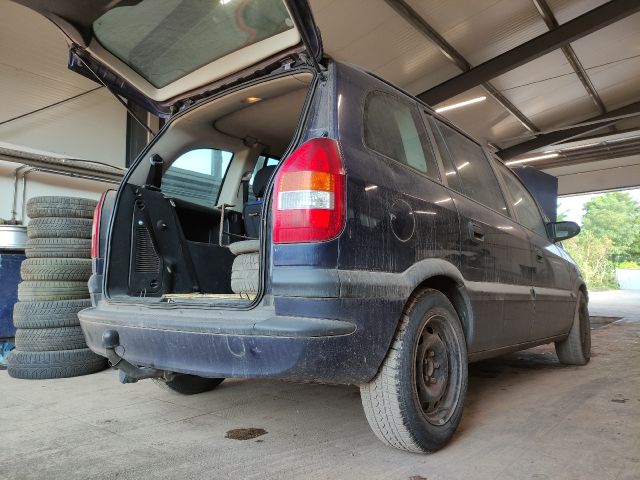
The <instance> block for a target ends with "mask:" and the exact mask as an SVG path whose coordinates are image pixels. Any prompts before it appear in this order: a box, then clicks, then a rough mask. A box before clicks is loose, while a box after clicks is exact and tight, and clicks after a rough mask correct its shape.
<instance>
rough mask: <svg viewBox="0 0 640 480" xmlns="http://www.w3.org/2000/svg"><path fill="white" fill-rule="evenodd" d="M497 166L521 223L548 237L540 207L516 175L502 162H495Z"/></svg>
mask: <svg viewBox="0 0 640 480" xmlns="http://www.w3.org/2000/svg"><path fill="white" fill-rule="evenodd" d="M495 164H496V165H497V168H498V171H499V172H500V175H502V178H503V179H504V184H505V186H506V188H507V190H508V191H509V194H510V195H511V199H512V200H513V209H514V210H515V212H516V215H517V216H518V220H519V221H520V223H521V224H522V225H524V226H525V227H527V228H528V229H529V230H533V231H534V232H536V233H538V234H540V235H542V236H543V237H546V236H547V230H546V228H545V225H544V220H543V219H542V216H541V215H540V210H538V206H537V205H536V202H535V200H534V199H533V197H532V196H531V194H530V193H529V192H528V191H527V189H526V188H524V187H523V186H522V184H521V183H520V181H519V180H518V179H517V178H516V176H515V174H514V173H513V172H512V171H511V170H509V169H508V168H507V167H506V166H504V165H503V164H502V162H498V161H495Z"/></svg>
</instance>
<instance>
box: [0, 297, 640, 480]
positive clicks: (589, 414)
mask: <svg viewBox="0 0 640 480" xmlns="http://www.w3.org/2000/svg"><path fill="white" fill-rule="evenodd" d="M591 298H592V311H593V312H594V314H597V315H616V316H625V319H624V320H623V321H619V322H616V323H614V324H611V325H608V326H606V327H603V328H599V329H597V330H594V331H593V358H592V361H591V363H589V365H588V366H586V367H562V366H560V365H559V364H558V363H557V359H556V357H555V354H553V351H552V349H550V348H548V347H540V348H537V349H533V350H528V351H526V352H521V353H518V354H515V355H510V356H506V357H502V358H499V359H494V360H490V361H485V362H481V363H478V364H474V365H472V367H471V369H470V374H471V378H470V387H469V395H468V399H467V406H466V410H465V414H464V417H463V420H462V424H461V426H460V428H459V430H458V432H457V434H456V436H455V437H454V439H453V441H452V443H451V444H450V445H449V446H448V447H446V448H445V449H444V450H442V451H440V452H438V453H436V454H433V455H429V456H425V455H416V454H409V453H404V452H400V451H396V450H394V449H391V448H388V447H385V446H384V445H383V444H382V443H380V442H379V441H378V440H377V439H376V438H375V437H374V435H373V434H372V433H371V431H370V430H369V428H368V426H367V422H366V419H365V417H364V414H363V412H362V408H361V405H360V398H359V394H358V389H357V388H354V387H336V386H322V385H320V386H313V385H297V384H291V383H285V382H277V381H244V380H230V381H227V382H225V383H223V384H222V385H221V387H220V388H219V389H218V390H216V391H214V392H209V393H206V394H201V395H195V396H191V397H184V396H180V395H178V394H174V393H172V392H169V391H165V390H164V389H162V388H160V387H159V386H158V385H155V384H154V383H153V382H152V381H143V382H140V383H138V384H133V385H119V384H118V383H117V373H116V372H115V371H105V372H102V373H99V374H95V375H91V376H87V377H80V378H72V379H61V380H49V381H21V380H14V379H11V378H9V377H8V375H7V373H6V371H1V372H0V432H1V433H0V479H3V480H4V479H11V480H14V479H27V478H37V479H65V480H71V479H94V478H105V479H106V478H109V479H116V478H117V479H148V478H149V479H151V478H153V479H162V478H167V479H169V478H170V479H176V478H187V479H217V478H224V479H236V478H241V479H250V478H256V479H257V478H259V479H266V478H274V479H284V478H292V479H293V478H295V479H307V478H313V479H325V478H340V479H343V478H354V479H363V478H366V479H377V478H379V479H416V480H417V479H423V478H426V479H429V480H436V479H458V478H469V479H492V480H498V479H547V478H548V479H551V478H553V479H554V480H556V479H598V480H603V479H617V480H623V479H624V480H632V479H633V480H637V479H640V322H639V321H638V320H640V292H635V293H633V292H612V293H611V292H604V293H596V294H593V295H592V297H591ZM242 427H257V428H264V429H265V430H267V431H268V433H267V434H266V435H264V436H261V437H259V438H257V439H254V440H247V441H238V440H230V439H227V438H225V432H227V431H228V430H230V429H235V428H242Z"/></svg>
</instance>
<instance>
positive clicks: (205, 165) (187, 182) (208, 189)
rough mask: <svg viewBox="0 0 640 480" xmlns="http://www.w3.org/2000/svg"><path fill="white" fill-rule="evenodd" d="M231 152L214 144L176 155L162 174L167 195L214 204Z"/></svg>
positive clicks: (164, 191) (209, 205)
mask: <svg viewBox="0 0 640 480" xmlns="http://www.w3.org/2000/svg"><path fill="white" fill-rule="evenodd" d="M232 157H233V154H232V153H231V152H225V151H223V150H217V149H215V148H199V149H197V150H190V151H188V152H186V153H183V154H182V155H180V156H179V157H178V158H176V160H175V161H174V162H173V163H172V164H171V165H170V166H169V168H168V169H167V171H166V172H164V175H163V176H162V186H161V190H162V193H164V194H165V195H167V196H170V197H175V198H179V199H181V200H186V201H187V202H191V203H197V204H198V205H202V206H205V207H214V206H215V205H216V202H217V201H218V195H219V194H220V188H221V187H222V182H223V180H224V176H225V174H226V173H227V169H228V168H229V164H230V163H231V158H232Z"/></svg>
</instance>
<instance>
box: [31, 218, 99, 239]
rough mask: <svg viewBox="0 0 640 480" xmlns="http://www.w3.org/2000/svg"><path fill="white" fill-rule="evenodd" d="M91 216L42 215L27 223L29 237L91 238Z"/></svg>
mask: <svg viewBox="0 0 640 480" xmlns="http://www.w3.org/2000/svg"><path fill="white" fill-rule="evenodd" d="M91 225H92V221H91V219H90V218H65V217H40V218H33V219H31V220H30V221H29V225H27V235H28V236H29V238H91Z"/></svg>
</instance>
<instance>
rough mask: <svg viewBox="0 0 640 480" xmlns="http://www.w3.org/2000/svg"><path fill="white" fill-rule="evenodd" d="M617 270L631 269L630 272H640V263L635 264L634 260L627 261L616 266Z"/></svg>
mask: <svg viewBox="0 0 640 480" xmlns="http://www.w3.org/2000/svg"><path fill="white" fill-rule="evenodd" d="M616 268H622V269H629V270H638V269H640V263H638V262H634V261H632V260H625V261H624V262H620V263H618V264H617V265H616Z"/></svg>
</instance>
